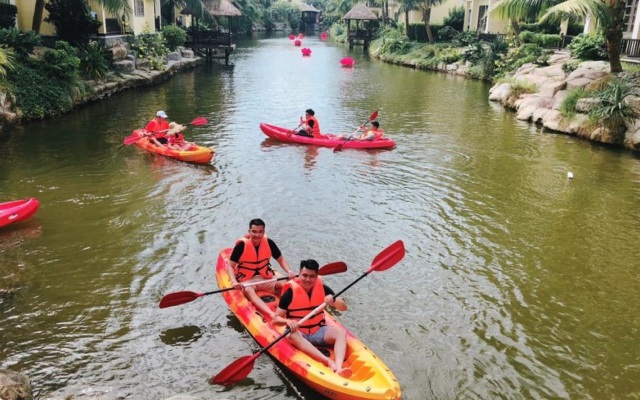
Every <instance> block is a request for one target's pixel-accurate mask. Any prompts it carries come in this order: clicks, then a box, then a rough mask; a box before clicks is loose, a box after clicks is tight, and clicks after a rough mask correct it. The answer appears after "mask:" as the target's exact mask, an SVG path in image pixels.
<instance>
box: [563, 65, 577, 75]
mask: <svg viewBox="0 0 640 400" xmlns="http://www.w3.org/2000/svg"><path fill="white" fill-rule="evenodd" d="M576 69H578V63H575V62H571V63H565V64H562V72H564V73H565V74H570V73H572V72H573V71H575V70H576Z"/></svg>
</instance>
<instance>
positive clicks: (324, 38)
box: [320, 32, 327, 40]
mask: <svg viewBox="0 0 640 400" xmlns="http://www.w3.org/2000/svg"><path fill="white" fill-rule="evenodd" d="M320 39H322V40H327V32H322V33H321V34H320Z"/></svg>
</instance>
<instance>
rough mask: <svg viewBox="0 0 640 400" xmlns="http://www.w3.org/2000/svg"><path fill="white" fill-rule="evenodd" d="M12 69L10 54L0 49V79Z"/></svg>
mask: <svg viewBox="0 0 640 400" xmlns="http://www.w3.org/2000/svg"><path fill="white" fill-rule="evenodd" d="M12 68H13V57H12V56H11V53H10V52H8V51H7V50H5V49H3V48H1V47H0V78H4V77H5V76H6V75H7V71H8V70H11V69H12Z"/></svg>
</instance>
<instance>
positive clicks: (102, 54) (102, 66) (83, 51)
mask: <svg viewBox="0 0 640 400" xmlns="http://www.w3.org/2000/svg"><path fill="white" fill-rule="evenodd" d="M78 52H79V56H80V72H81V73H82V75H83V77H85V78H88V79H95V80H103V79H104V78H105V77H106V75H107V73H109V70H110V69H111V62H112V57H111V53H110V52H109V51H107V50H106V49H105V48H104V47H102V45H100V43H98V42H96V41H94V40H92V41H90V42H89V43H88V44H87V45H86V46H83V47H81V48H80V49H79V51H78Z"/></svg>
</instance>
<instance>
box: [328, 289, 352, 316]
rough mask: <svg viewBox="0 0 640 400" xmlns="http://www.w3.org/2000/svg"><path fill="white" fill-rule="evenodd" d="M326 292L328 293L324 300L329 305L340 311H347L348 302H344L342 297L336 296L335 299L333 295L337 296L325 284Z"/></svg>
mask: <svg viewBox="0 0 640 400" xmlns="http://www.w3.org/2000/svg"><path fill="white" fill-rule="evenodd" d="M324 292H325V294H326V297H325V298H324V301H325V303H327V305H328V306H331V307H333V308H335V309H336V310H338V311H347V303H345V302H344V300H343V299H342V297H336V298H335V299H334V298H333V296H335V293H334V291H333V290H332V289H331V288H330V287H329V286H327V285H324Z"/></svg>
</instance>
